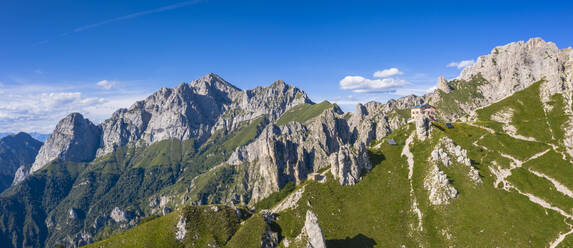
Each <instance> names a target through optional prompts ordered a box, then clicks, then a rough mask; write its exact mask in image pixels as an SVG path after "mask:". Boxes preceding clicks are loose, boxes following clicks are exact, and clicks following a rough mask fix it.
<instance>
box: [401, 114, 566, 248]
mask: <svg viewBox="0 0 573 248" xmlns="http://www.w3.org/2000/svg"><path fill="white" fill-rule="evenodd" d="M455 126H456V128H454V129H449V130H448V129H446V132H442V131H439V130H437V129H434V130H435V133H434V137H433V139H431V140H428V141H425V142H421V143H416V144H415V145H414V146H413V148H412V151H413V152H414V156H415V160H416V161H415V168H414V177H413V179H414V181H413V182H414V188H415V193H416V196H417V199H418V201H419V204H420V205H419V208H420V209H421V211H422V213H423V214H424V218H423V222H424V230H425V231H424V233H423V234H422V243H423V244H424V246H429V247H444V246H450V245H455V246H460V247H475V246H476V244H479V247H496V246H497V247H540V246H545V245H546V244H547V243H548V242H549V241H550V240H551V239H552V238H553V236H554V235H555V234H556V233H558V232H560V231H564V230H566V229H567V227H566V226H565V224H564V223H563V217H562V216H560V215H559V214H557V213H556V212H553V211H549V212H547V211H545V209H543V208H542V207H540V206H538V205H536V204H533V203H531V202H530V201H529V200H528V199H527V198H526V197H524V196H522V195H519V194H517V193H515V192H505V191H502V190H500V189H496V188H494V187H493V182H494V180H495V178H494V177H493V176H492V175H491V174H490V173H489V169H488V168H487V167H488V166H490V165H491V163H489V162H487V161H488V160H496V161H498V162H499V160H500V158H499V157H498V156H499V155H497V154H495V153H493V152H491V153H489V152H486V153H484V152H483V151H482V150H480V148H478V147H475V146H472V145H471V143H472V142H473V141H475V139H476V138H478V137H479V136H481V134H482V131H480V130H477V129H475V128H473V127H472V128H469V129H468V130H465V129H466V127H465V125H455ZM456 129H457V130H456ZM443 135H447V136H449V137H450V138H451V139H453V140H454V141H455V142H456V143H458V144H459V145H460V146H462V148H464V149H466V150H468V156H469V157H470V159H471V160H472V164H473V166H475V167H476V168H477V169H478V171H479V173H480V175H481V176H482V180H483V183H481V184H478V185H476V184H474V183H472V182H471V181H470V180H469V178H468V176H467V172H468V169H467V167H465V166H461V165H456V164H454V165H451V166H449V167H443V166H441V167H440V168H441V169H442V170H443V171H444V172H445V173H446V174H447V175H448V179H449V180H450V181H451V183H452V185H453V186H454V187H455V188H456V189H457V190H458V197H457V198H455V199H453V200H451V203H450V204H449V205H447V206H433V205H430V203H429V201H428V196H427V191H426V190H425V189H424V188H423V184H422V182H423V180H424V177H425V172H426V171H427V170H428V169H429V165H428V162H427V161H428V160H427V159H428V157H429V152H430V151H431V150H432V149H433V147H434V144H435V143H436V142H437V140H438V139H439V137H441V136H443ZM476 136H477V137H476ZM484 156H488V157H489V158H484ZM480 161H484V162H480ZM506 162H508V161H506ZM500 163H501V162H500ZM506 166H507V165H506ZM532 226H535V228H531V227H532ZM442 232H447V233H449V234H451V239H448V238H447V237H445V235H443V234H442Z"/></svg>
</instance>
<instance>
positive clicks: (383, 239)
mask: <svg viewBox="0 0 573 248" xmlns="http://www.w3.org/2000/svg"><path fill="white" fill-rule="evenodd" d="M391 137H392V138H394V139H395V140H396V142H397V143H398V144H400V146H390V145H388V144H383V145H382V148H381V149H380V150H372V151H371V157H372V158H373V159H374V163H375V165H376V167H375V168H373V169H372V171H371V172H370V173H368V174H367V176H365V177H364V178H363V179H362V181H361V182H360V183H358V184H356V185H354V186H341V185H340V184H339V183H338V182H337V181H335V180H334V179H333V178H332V176H331V175H330V174H327V181H326V183H324V184H321V183H318V182H314V181H309V182H308V183H307V185H306V187H305V193H304V194H303V197H302V199H301V200H300V201H299V202H300V204H299V206H298V208H295V209H292V210H286V211H284V212H281V213H280V216H279V220H278V221H277V223H278V224H279V225H280V227H281V228H282V234H283V236H285V237H288V238H289V239H290V240H291V241H292V240H293V239H294V237H296V236H297V235H298V234H299V232H300V230H301V228H302V226H303V224H304V220H305V215H306V210H307V209H309V208H310V209H312V211H314V212H315V213H316V215H317V216H318V219H319V223H320V226H321V228H322V231H323V232H324V236H325V239H326V241H327V246H328V247H370V245H373V244H375V245H377V246H380V247H399V246H401V245H406V246H408V247H413V246H416V245H415V242H414V241H413V240H412V238H411V237H409V235H408V232H407V230H408V228H409V223H412V221H413V216H412V215H411V214H410V213H409V212H408V211H407V210H406V208H405V207H407V206H410V199H409V196H408V188H409V186H408V180H407V168H406V167H405V166H404V165H403V164H404V160H403V159H402V158H401V156H400V152H401V145H403V144H404V141H405V139H406V137H407V136H406V135H405V133H404V132H397V133H394V134H392V136H391ZM307 202H309V203H310V205H311V207H309V206H308V205H307Z"/></svg>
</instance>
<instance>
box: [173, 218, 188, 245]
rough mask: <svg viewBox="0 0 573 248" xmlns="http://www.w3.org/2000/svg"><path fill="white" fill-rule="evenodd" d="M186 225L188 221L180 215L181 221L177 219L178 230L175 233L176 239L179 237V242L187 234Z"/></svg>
mask: <svg viewBox="0 0 573 248" xmlns="http://www.w3.org/2000/svg"><path fill="white" fill-rule="evenodd" d="M186 225H187V222H186V221H185V217H184V216H180V217H179V221H177V232H176V233H175V239H177V241H179V242H181V241H183V239H184V238H185V235H186V234H187V228H186Z"/></svg>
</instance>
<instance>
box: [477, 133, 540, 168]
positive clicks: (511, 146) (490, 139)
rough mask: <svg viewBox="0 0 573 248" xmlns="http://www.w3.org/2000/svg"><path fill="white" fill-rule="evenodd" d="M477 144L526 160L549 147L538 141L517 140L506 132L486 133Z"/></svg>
mask: <svg viewBox="0 0 573 248" xmlns="http://www.w3.org/2000/svg"><path fill="white" fill-rule="evenodd" d="M478 144H480V145H483V146H485V147H487V148H488V149H490V150H492V151H498V152H501V153H506V154H509V155H511V156H512V157H514V158H517V159H519V160H522V161H524V160H527V159H529V158H530V157H531V156H533V155H535V154H537V153H540V152H543V151H545V150H547V149H549V148H550V147H549V146H548V145H546V144H543V143H540V142H532V141H524V140H518V139H514V138H512V137H510V136H509V135H506V134H498V133H496V134H486V135H485V136H484V137H483V138H482V139H481V140H480V141H478Z"/></svg>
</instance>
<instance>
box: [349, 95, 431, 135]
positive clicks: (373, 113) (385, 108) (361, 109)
mask: <svg viewBox="0 0 573 248" xmlns="http://www.w3.org/2000/svg"><path fill="white" fill-rule="evenodd" d="M432 95H433V94H428V95H426V96H423V97H419V96H415V95H409V96H405V97H402V98H399V99H396V100H394V99H392V100H389V101H388V102H387V103H385V104H382V103H379V102H369V103H366V104H364V105H362V104H357V105H356V111H355V112H354V113H353V114H352V116H351V117H350V120H349V125H350V128H351V130H352V131H353V132H354V133H355V134H356V135H357V137H358V139H359V140H360V141H361V142H362V143H364V144H366V145H369V144H370V142H371V141H373V140H377V139H381V138H383V137H384V136H386V135H388V134H390V133H391V132H392V130H395V129H397V128H400V127H401V126H403V125H405V124H406V122H407V121H408V118H409V114H408V115H404V114H403V113H400V110H406V109H410V108H413V107H415V106H416V105H418V104H423V103H425V102H427V101H428V99H430V98H431V97H432ZM407 112H408V111H407ZM408 113H409V112H408Z"/></svg>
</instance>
